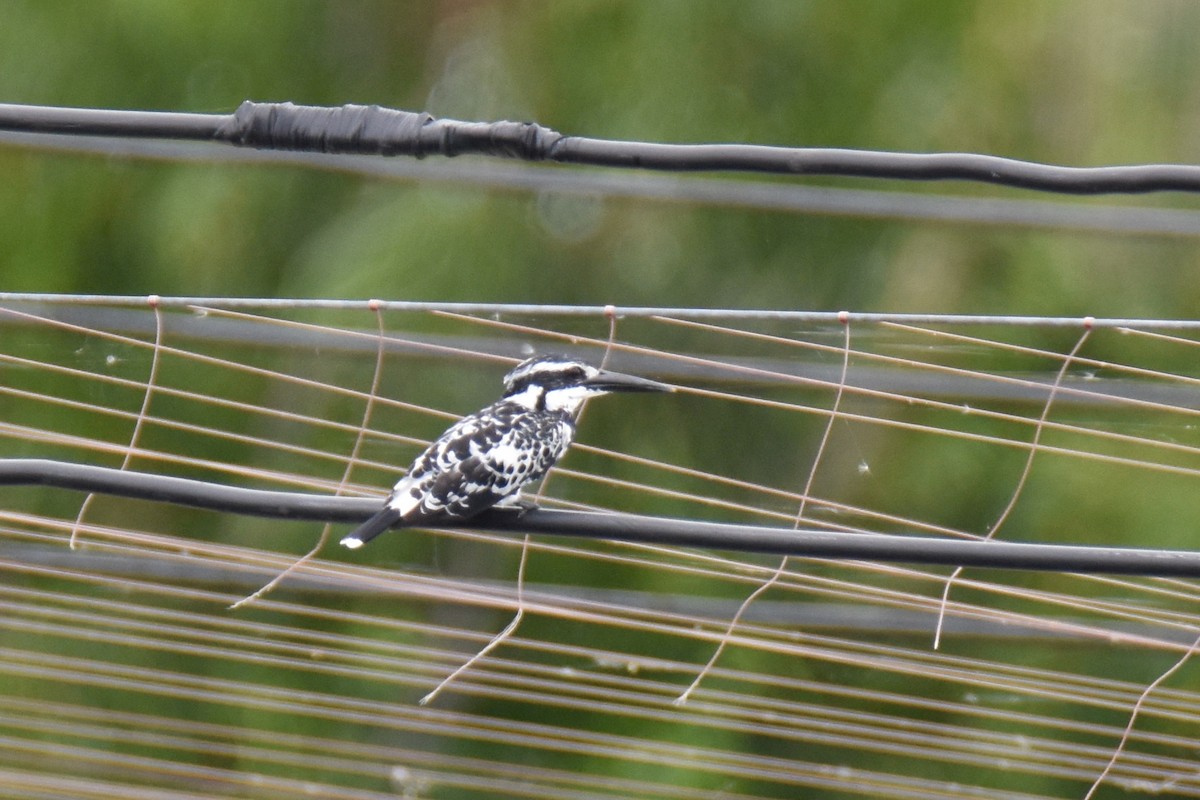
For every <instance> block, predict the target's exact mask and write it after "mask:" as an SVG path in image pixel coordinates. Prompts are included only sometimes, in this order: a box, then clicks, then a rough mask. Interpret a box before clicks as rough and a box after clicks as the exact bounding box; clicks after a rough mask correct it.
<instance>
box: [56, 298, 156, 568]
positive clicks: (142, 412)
mask: <svg viewBox="0 0 1200 800" xmlns="http://www.w3.org/2000/svg"><path fill="white" fill-rule="evenodd" d="M146 302H147V304H148V305H149V306H150V308H151V309H153V310H154V349H153V350H152V351H151V353H150V374H149V375H148V376H147V378H146V392H145V394H143V395H142V407H141V408H140V409H139V410H138V415H137V419H136V420H135V421H134V423H133V433H131V434H130V436H129V446H128V447H126V448H125V457H124V458H122V459H121V467H120V469H121V470H122V471H124V470H126V469H128V468H129V465H130V463H132V461H133V454H134V452H135V451H136V450H137V446H138V440H139V439H140V438H141V435H142V426H143V425H144V424H145V422H146V414H147V413H149V411H150V398H151V397H153V396H154V387H155V386H156V385H157V384H158V364H159V360H160V356H161V355H162V339H163V317H162V309H161V308H160V307H159V302H158V296H157V295H150V296H149V297H148V298H146ZM95 496H96V494H95V493H94V492H91V493H89V494H88V496H87V497H85V498H83V503H82V504H81V505H80V506H79V513H78V514H77V515H76V516H75V524H74V525H72V526H71V539H70V542H69V544H70V547H71V549H72V550H74V549H76V548H77V547H78V546H79V529H80V527H81V526H82V525H83V517H84V515H85V514H87V510H88V508H89V507H90V506H91V504H92V499H93V498H94V497H95Z"/></svg>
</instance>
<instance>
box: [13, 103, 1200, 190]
mask: <svg viewBox="0 0 1200 800" xmlns="http://www.w3.org/2000/svg"><path fill="white" fill-rule="evenodd" d="M0 130H9V131H23V132H29V133H43V134H73V135H90V136H125V137H138V138H147V137H150V138H167V139H192V140H202V141H217V142H224V143H226V144H232V145H236V146H240V147H254V148H260V149H268V150H290V151H305V152H321V153H345V154H360V155H364V154H365V155H386V156H397V155H407V156H413V157H416V158H422V157H425V156H431V155H441V156H458V155H465V154H478V155H490V156H498V157H503V158H515V159H521V160H526V161H550V162H555V163H560V164H588V165H593V166H605V167H624V168H638V169H656V170H669V171H692V172H695V171H737V172H764V173H773V174H785V175H810V176H811V175H837V176H849V177H865V178H886V179H898V180H921V181H940V180H964V181H979V182H983V183H992V184H999V185H1003V186H1013V187H1019V188H1024V189H1036V190H1040V191H1048V192H1059V193H1064V194H1111V193H1125V194H1132V193H1144V192H1161V191H1181V192H1197V191H1200V166H1196V165H1191V164H1136V165H1128V166H1109V167H1063V166H1056V165H1052V164H1039V163H1035V162H1030V161H1019V160H1016V159H1010V158H1002V157H999V156H989V155H982V154H978V153H894V152H883V151H870V150H848V149H840V148H803V147H773V146H765V145H747V144H683V145H681V144H657V143H650V142H631V141H617V140H606V139H592V138H587V137H582V136H565V135H563V134H561V133H559V132H557V131H555V130H552V129H550V128H547V127H545V126H542V125H538V124H536V123H520V122H507V121H500V122H463V121H459V120H450V119H437V118H435V117H433V116H432V115H430V114H428V113H425V112H412V111H401V110H397V109H391V108H383V107H381V106H361V105H344V106H337V107H317V106H298V105H294V104H292V103H255V102H253V101H249V100H247V101H246V102H244V103H242V104H241V106H240V107H239V108H238V110H237V111H236V112H235V113H233V114H190V113H177V112H154V111H117V110H109V109H84V108H53V107H45V106H28V105H13V104H0Z"/></svg>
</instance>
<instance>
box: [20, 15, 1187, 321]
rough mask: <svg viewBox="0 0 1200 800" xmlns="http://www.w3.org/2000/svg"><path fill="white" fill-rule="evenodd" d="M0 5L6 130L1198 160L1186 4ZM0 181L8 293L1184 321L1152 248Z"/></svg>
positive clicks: (257, 170) (29, 175)
mask: <svg viewBox="0 0 1200 800" xmlns="http://www.w3.org/2000/svg"><path fill="white" fill-rule="evenodd" d="M0 7H2V9H3V11H4V17H5V24H4V25H3V26H2V27H0V100H4V101H8V102H17V103H36V104H47V105H78V106H93V107H102V108H148V109H166V110H187V111H202V112H227V111H231V110H232V109H234V108H235V107H236V106H237V104H238V103H239V102H240V101H241V100H243V99H247V98H250V99H256V100H293V101H295V102H299V103H313V104H328V105H333V104H340V103H346V102H359V103H380V104H384V105H391V106H395V107H400V108H407V109H427V110H429V111H431V112H433V113H435V114H438V115H442V116H450V117H457V118H461V119H499V118H512V119H531V120H536V121H538V122H541V123H543V124H546V125H549V126H551V127H554V128H556V129H558V130H561V131H563V132H566V133H576V134H581V135H589V136H600V137H618V138H627V139H646V140H659V141H677V142H704V141H740V142H756V143H770V144H786V145H814V146H839V147H863V148H878V149H893V150H916V151H953V150H965V151H977V152H988V153H996V154H1000V155H1006V156H1012V157H1016V158H1025V159H1033V160H1042V161H1049V162H1055V163H1063V164H1076V165H1091V164H1106V163H1136V162H1152V161H1193V160H1195V158H1196V153H1197V149H1198V147H1197V145H1196V142H1197V141H1200V135H1198V134H1200V130H1198V127H1200V113H1198V112H1200V99H1197V95H1196V93H1195V92H1192V91H1190V88H1189V87H1192V86H1194V85H1195V83H1196V80H1197V79H1198V78H1200V74H1198V73H1200V64H1198V63H1197V59H1195V58H1194V53H1193V48H1192V47H1191V44H1192V40H1191V36H1190V35H1189V32H1190V31H1193V30H1195V29H1196V25H1197V23H1200V7H1197V6H1196V5H1195V4H1194V3H1190V2H1160V3H1155V4H1152V5H1149V6H1146V5H1144V4H1140V3H1136V2H1122V1H1119V0H1095V1H1094V2H1031V3H1026V4H1023V5H1022V7H1021V8H1020V10H1019V11H1017V10H1014V8H1013V6H1012V4H1011V3H1009V2H1005V0H980V1H979V2H960V1H959V0H955V1H954V2H933V1H932V0H929V1H926V2H911V1H909V2H904V1H901V2H889V3H840V2H785V1H784V0H779V1H778V2H750V3H742V4H729V3H723V2H700V3H682V2H677V3H672V2H655V3H638V2H625V3H621V2H605V3H599V2H579V3H559V4H545V3H462V4H459V3H441V4H425V3H396V2H344V3H323V2H279V1H271V0H263V2H257V3H254V4H253V5H249V6H247V5H245V4H242V3H236V2H222V1H220V0H218V1H217V2H211V3H171V4H162V3H154V2H132V1H130V2H97V3H92V4H89V6H88V8H87V11H86V12H85V11H83V10H82V9H81V8H80V7H79V6H78V5H77V4H73V3H64V2H5V3H3V5H2V6H0ZM0 173H2V174H3V175H4V176H5V180H4V181H3V182H2V183H0V270H2V272H3V275H4V278H5V281H4V283H5V288H7V289H12V290H31V291H42V290H55V291H75V292H101V293H115V294H121V293H135V294H141V293H148V292H157V293H160V294H240V295H262V296H339V297H340V296H354V297H367V296H386V297H397V298H404V299H431V300H467V299H469V300H485V299H486V300H504V301H541V302H614V303H618V304H625V305H631V304H653V305H702V306H704V305H726V306H749V307H758V306H768V307H783V308H855V309H885V310H893V311H900V310H922V311H958V312H973V311H978V312H1012V313H1064V314H1067V313H1069V314H1076V313H1093V314H1097V315H1103V314H1110V313H1111V314H1117V313H1119V314H1121V315H1149V316H1158V315H1162V316H1176V315H1178V316H1186V315H1187V314H1188V312H1189V311H1190V310H1191V309H1193V308H1195V307H1196V305H1197V301H1198V300H1200V296H1198V291H1200V290H1198V289H1197V288H1196V287H1197V284H1198V283H1200V282H1197V281H1196V280H1194V276H1195V273H1196V269H1197V265H1196V257H1195V248H1194V247H1193V246H1191V244H1190V243H1188V242H1179V241H1169V240H1168V241H1163V240H1161V239H1137V238H1121V237H1104V236H1097V235H1095V234H1087V235H1083V234H1078V233H1069V232H1055V231H1053V230H1051V231H1029V230H1020V229H1015V230H1014V229H1004V228H989V227H980V226H971V225H955V226H950V225H941V224H933V223H917V222H904V223H897V222H891V221H879V220H870V219H845V218H830V217H821V216H816V217H812V216H804V215H799V214H791V213H769V212H763V211H755V210H739V209H712V208H697V207H693V206H689V205H681V204H662V203H654V202H651V201H634V200H623V199H617V200H614V199H608V200H605V199H595V200H593V201H581V200H579V199H577V198H571V197H564V196H561V195H555V194H553V193H545V194H542V195H541V196H538V195H531V194H523V193H511V192H499V191H488V190H485V189H480V188H473V187H470V188H463V187H461V186H460V187H455V186H447V185H443V184H439V183H424V184H421V183H412V182H407V183H406V182H395V183H393V182H380V181H378V180H373V179H364V178H361V177H357V176H348V175H329V174H320V173H314V172H312V171H307V170H303V169H300V168H294V167H272V166H253V167H248V166H245V165H220V164H214V165H205V164H171V163H160V162H146V161H124V160H117V159H111V160H105V159H100V158H94V157H83V156H65V155H61V154H42V153H38V152H34V151H30V150H25V149H20V148H14V147H7V148H3V149H0ZM824 183H837V182H836V181H824ZM844 185H855V186H863V185H864V182H861V181H860V182H848V183H844ZM886 188H898V187H886ZM904 188H906V189H915V190H917V191H923V192H936V193H953V194H962V195H975V194H980V193H984V192H986V193H988V194H995V195H1000V196H1006V197H1028V196H1030V195H1029V193H1026V192H1020V191H1015V190H1000V189H995V188H990V187H989V188H981V187H975V186H969V185H962V184H943V185H933V186H918V187H912V186H906V187H904ZM1137 202H1139V203H1143V204H1151V205H1161V204H1173V205H1186V206H1192V207H1194V205H1195V203H1194V201H1193V200H1192V199H1191V198H1185V197H1179V196H1162V197H1153V198H1149V199H1141V200H1138V201H1137Z"/></svg>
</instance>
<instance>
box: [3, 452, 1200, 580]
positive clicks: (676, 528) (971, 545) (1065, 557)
mask: <svg viewBox="0 0 1200 800" xmlns="http://www.w3.org/2000/svg"><path fill="white" fill-rule="evenodd" d="M0 485H8V486H16V485H42V486H53V487H57V488H62V489H75V490H78V491H84V492H96V493H100V494H112V495H118V496H121V497H133V498H140V499H144V500H157V501H161V502H167V503H175V504H178V505H185V506H192V507H196V508H205V509H211V510H214V511H223V512H227V513H233V514H249V515H254V516H260V517H274V518H279V519H300V520H317V521H323V522H342V523H354V522H361V521H362V520H364V519H366V518H367V517H369V516H370V515H371V514H372V513H374V512H375V511H376V510H377V509H378V508H379V502H380V501H379V500H377V499H371V498H362V497H333V496H329V495H314V494H302V493H296V492H277V491H265V490H260V489H245V488H239V487H234V486H224V485H221V484H215V483H209V482H207V481H198V480H191V479H188V478H175V477H169V476H165V475H154V474H150V473H145V472H129V471H122V470H117V469H110V468H107V467H95V466H89V465H85V464H72V463H67V462H62V461H50V460H44V459H0ZM453 525H454V526H455V527H470V528H474V529H479V530H490V531H497V532H503V533H541V534H548V535H556V536H580V537H587V538H598V539H614V540H618V541H627V542H649V543H653V544H660V545H663V544H665V545H682V546H690V547H705V548H713V549H719V550H734V551H744V552H754V553H774V554H781V555H790V556H803V557H810V558H833V559H856V560H862V561H885V562H901V563H915V564H944V565H953V566H970V567H992V568H1002V569H1025V570H1041V571H1060V572H1083V573H1092V572H1096V573H1112V574H1126V575H1157V576H1178V577H1193V578H1194V577H1200V552H1193V551H1185V550H1151V549H1145V548H1125V547H1088V546H1082V545H1051V544H1025V543H1015V542H1000V541H990V542H984V541H978V540H976V541H964V540H957V539H932V538H928V537H921V536H902V535H886V534H848V533H831V532H828V531H815V530H790V529H784V528H769V527H762V526H755V525H733V524H727V523H714V522H698V521H694V520H683V519H671V518H666V517H646V516H638V515H634V514H617V513H603V514H600V513H589V512H579V511H551V510H546V509H536V510H533V511H529V512H526V513H524V514H516V513H512V512H505V511H491V512H486V513H484V514H482V515H480V516H478V517H474V518H472V519H470V520H469V521H463V522H455V523H453ZM430 527H435V526H430Z"/></svg>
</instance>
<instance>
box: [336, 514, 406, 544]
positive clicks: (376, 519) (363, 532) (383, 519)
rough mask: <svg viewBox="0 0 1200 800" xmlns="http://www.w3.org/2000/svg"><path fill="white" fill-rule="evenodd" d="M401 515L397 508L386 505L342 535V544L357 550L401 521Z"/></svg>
mask: <svg viewBox="0 0 1200 800" xmlns="http://www.w3.org/2000/svg"><path fill="white" fill-rule="evenodd" d="M401 516H402V515H401V513H400V512H399V511H398V510H397V509H395V508H392V507H391V506H390V505H387V506H384V507H383V508H382V509H380V510H379V511H378V512H376V514H375V516H373V517H371V518H370V519H369V520H367V521H366V522H364V523H363V524H362V525H359V526H358V527H357V528H355V529H354V530H352V531H350V533H348V534H346V535H345V536H344V537H342V546H343V547H349V548H350V549H351V550H357V549H358V548H360V547H362V546H363V545H364V544H366V543H367V542H369V541H371V540H372V539H374V538H375V537H376V536H378V535H379V534H381V533H383V532H384V531H386V530H387V529H388V528H390V527H392V526H393V525H395V524H396V523H397V522H399V521H400V517H401Z"/></svg>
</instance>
